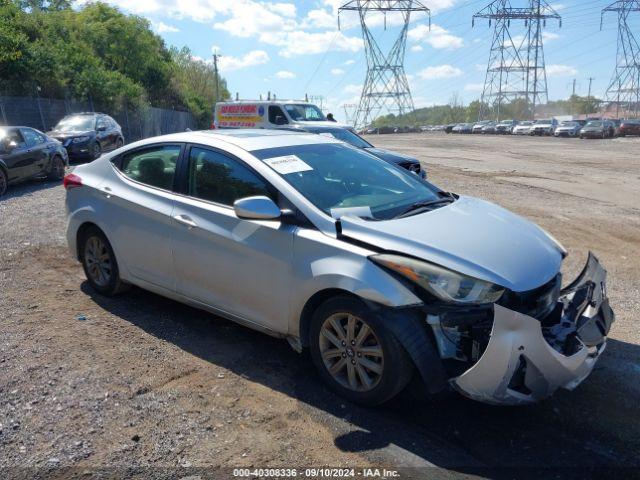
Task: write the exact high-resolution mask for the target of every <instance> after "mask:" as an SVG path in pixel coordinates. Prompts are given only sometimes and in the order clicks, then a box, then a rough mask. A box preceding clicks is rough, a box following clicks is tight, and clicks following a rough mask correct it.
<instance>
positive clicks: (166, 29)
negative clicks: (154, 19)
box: [153, 22, 180, 33]
mask: <svg viewBox="0 0 640 480" xmlns="http://www.w3.org/2000/svg"><path fill="white" fill-rule="evenodd" d="M153 26H154V28H155V30H156V32H158V33H176V32H179V31H180V30H179V29H178V28H176V27H173V26H171V25H167V24H166V23H163V22H158V23H156V24H154V25H153Z"/></svg>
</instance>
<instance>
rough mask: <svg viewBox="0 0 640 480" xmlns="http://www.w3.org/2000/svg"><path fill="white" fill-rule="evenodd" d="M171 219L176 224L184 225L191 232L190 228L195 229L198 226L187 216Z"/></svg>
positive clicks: (177, 216)
mask: <svg viewBox="0 0 640 480" xmlns="http://www.w3.org/2000/svg"><path fill="white" fill-rule="evenodd" d="M173 219H174V220H175V221H176V222H178V223H181V224H183V225H186V226H187V227H189V230H191V229H192V228H197V226H198V224H197V223H196V222H194V221H193V220H192V219H191V217H190V216H188V215H176V216H174V217H173Z"/></svg>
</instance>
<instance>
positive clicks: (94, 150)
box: [91, 141, 102, 160]
mask: <svg viewBox="0 0 640 480" xmlns="http://www.w3.org/2000/svg"><path fill="white" fill-rule="evenodd" d="M100 155H102V147H101V146H100V142H98V141H96V143H94V144H93V146H92V147H91V158H92V159H93V160H95V159H97V158H100Z"/></svg>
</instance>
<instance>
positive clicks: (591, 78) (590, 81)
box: [587, 77, 595, 98]
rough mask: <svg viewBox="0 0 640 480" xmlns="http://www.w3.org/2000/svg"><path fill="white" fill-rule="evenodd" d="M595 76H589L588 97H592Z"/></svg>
mask: <svg viewBox="0 0 640 480" xmlns="http://www.w3.org/2000/svg"><path fill="white" fill-rule="evenodd" d="M594 80H595V78H593V77H589V93H588V94H587V98H591V86H592V85H593V81H594Z"/></svg>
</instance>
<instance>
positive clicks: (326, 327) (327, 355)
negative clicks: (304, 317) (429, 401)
mask: <svg viewBox="0 0 640 480" xmlns="http://www.w3.org/2000/svg"><path fill="white" fill-rule="evenodd" d="M351 322H353V327H352V328H351V329H350V328H349V324H350V323H351ZM336 323H337V324H338V325H339V326H340V327H342V328H341V332H339V331H338V329H337V328H335V327H334V325H335V324H336ZM365 326H366V327H367V328H368V330H365ZM349 330H351V334H350V333H349ZM363 332H366V333H365V334H364V336H363V337H362V338H360V337H361V336H362V334H363ZM350 339H352V340H350ZM309 343H310V351H311V358H312V359H313V363H314V364H315V366H316V368H317V369H318V372H319V374H320V376H321V377H322V380H323V381H324V382H325V383H326V384H327V385H328V386H329V388H331V389H332V390H333V391H335V392H336V393H338V394H339V395H341V396H343V397H345V398H346V399H348V400H350V401H352V402H354V403H358V404H361V405H366V406H375V405H380V404H382V403H384V402H386V401H388V400H390V399H392V398H393V397H395V396H396V395H397V394H398V393H400V392H401V391H402V390H403V389H404V388H405V387H406V385H407V384H408V383H409V381H410V380H411V378H412V376H413V372H414V366H413V363H412V361H411V359H410V358H409V355H408V354H407V352H406V351H405V350H404V348H403V347H402V345H400V342H398V340H397V339H396V337H395V336H394V335H393V334H392V333H391V332H390V331H389V330H388V329H387V328H386V327H385V326H384V321H383V319H382V318H381V317H380V315H379V314H378V313H376V312H374V311H372V310H371V309H370V308H369V307H367V306H366V305H365V304H364V303H363V302H361V301H360V300H358V299H356V298H352V297H347V296H340V297H334V298H332V299H329V300H327V301H326V302H325V303H323V304H322V305H320V307H318V309H317V310H316V311H315V312H314V314H313V318H312V321H311V328H310V342H309ZM364 349H367V350H368V351H369V352H370V354H367V353H365V351H364ZM339 365H341V366H339ZM352 365H353V366H352ZM332 367H338V368H337V369H336V371H335V372H334V373H331V372H330V370H329V369H330V368H332Z"/></svg>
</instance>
